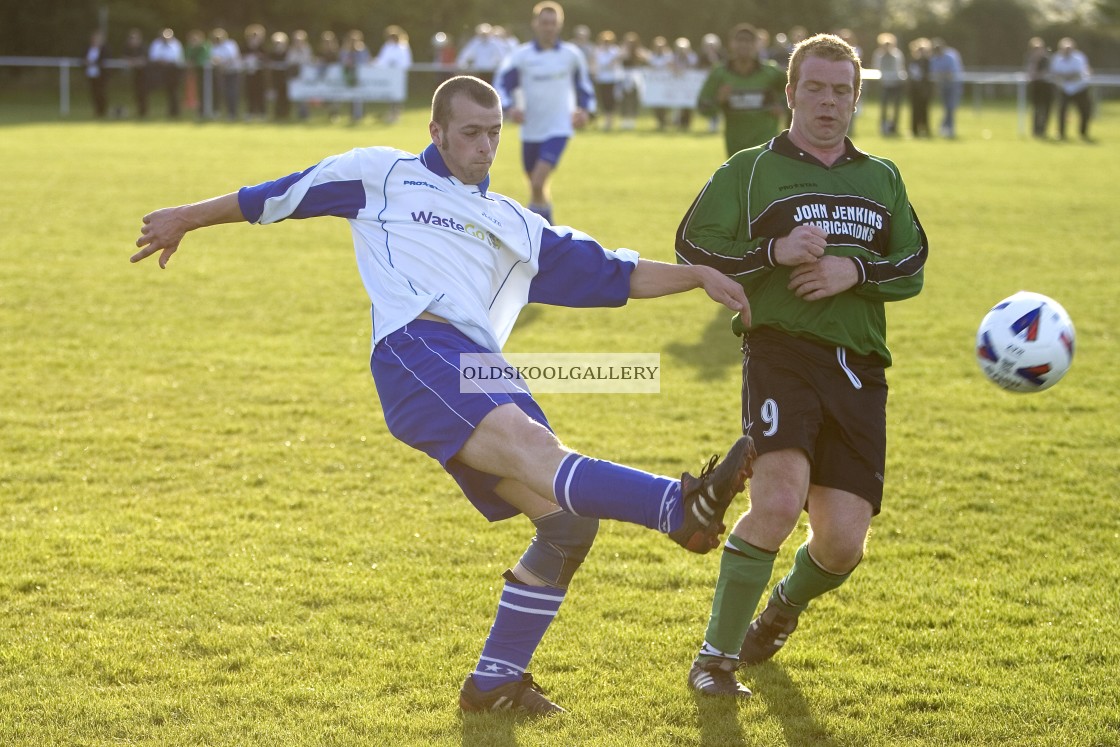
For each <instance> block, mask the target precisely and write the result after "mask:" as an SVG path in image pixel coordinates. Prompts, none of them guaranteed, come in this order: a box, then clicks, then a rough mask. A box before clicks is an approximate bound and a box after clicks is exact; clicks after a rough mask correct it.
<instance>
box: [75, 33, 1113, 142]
mask: <svg viewBox="0 0 1120 747" xmlns="http://www.w3.org/2000/svg"><path fill="white" fill-rule="evenodd" d="M752 28H753V30H754V32H755V33H756V34H757V38H756V39H755V40H754V43H753V46H752V48H751V50H750V55H751V57H752V59H753V60H754V61H755V62H756V63H757V64H759V65H766V66H773V67H777V68H778V69H780V70H781V71H784V70H785V66H786V63H787V62H788V59H789V55H790V52H791V50H792V49H793V47H794V46H795V45H796V44H797V43H798V42H799V41H801V40H802V39H804V38H806V36H808V30H807V29H806V28H805V27H803V26H795V27H793V28H791V29H790V30H789V31H788V32H781V33H776V34H774V35H773V36H771V34H770V33H769V32H768V31H767V30H766V29H763V28H757V27H752ZM833 33H836V34H837V35H838V36H840V37H841V38H843V39H845V40H846V41H848V42H849V43H850V44H852V46H853V47H855V48H856V50H857V52H859V54H860V55H861V58H862V59H863V62H864V66H865V68H867V69H870V70H876V71H878V74H879V75H878V80H877V81H875V82H874V83H871V84H870V85H868V86H866V87H865V88H866V90H865V91H864V95H863V99H862V104H861V106H860V110H861V111H860V113H861V114H862V113H864V112H866V111H867V110H868V109H869V108H870V107H871V106H872V105H873V103H874V102H875V101H876V99H877V100H878V129H879V132H880V134H882V135H884V136H888V137H890V136H898V135H901V134H902V133H903V127H902V115H903V111H904V109H908V115H909V118H908V119H909V134H910V135H911V136H912V137H918V138H921V137H932V136H933V135H934V134H937V135H939V136H941V137H945V138H953V137H956V134H957V126H956V112H957V109H958V108H959V106H960V101H961V96H962V92H963V83H962V74H963V72H964V66H963V62H962V60H961V56H960V54H959V53H958V52H957V50H956V49H954V48H953V47H952V46H951V45H949V44H948V43H946V42H945V41H944V40H942V39H937V38H934V39H927V38H916V39H912V40H910V41H909V42H908V43H905V44H900V42H899V40H898V38H897V36H896V35H895V34H892V33H889V32H884V33H881V34H879V35H878V36H877V37H876V39H875V47H874V49H873V50H871V51H870V52H868V53H866V54H865V53H864V50H863V49H862V47H861V46H860V44H859V41H858V40H857V39H856V38H855V35H854V34H853V33H852V32H851V31H850V30H848V29H839V30H834V31H833ZM733 34H734V29H732V30H731V31H730V32H729V33H727V34H726V35H721V34H718V33H709V34H705V35H704V36H703V37H702V38H701V39H700V40H699V43H698V44H697V45H696V47H695V48H694V47H693V45H692V42H691V41H690V40H689V39H688V38H686V37H676V38H671V37H669V36H660V35H659V36H655V37H653V38H652V39H651V40H650V41H649V44H648V45H647V44H646V43H645V41H644V40H643V39H642V38H641V37H640V36H639V35H638V34H636V33H634V32H624V33H616V32H615V31H613V30H609V29H603V30H600V31H599V32H597V33H593V32H592V30H591V29H590V28H588V27H587V26H586V25H578V26H575V27H574V28H573V29H572V33H571V37H570V41H571V42H572V43H573V44H574V45H575V46H577V47H578V48H579V49H580V51H581V52H582V53H583V55H584V57H585V59H586V62H587V67H588V70H589V71H590V74H591V78H592V80H593V83H594V89H595V94H596V99H597V111H596V113H595V119H596V121H597V123H598V126H599V127H601V128H602V129H603V130H613V129H622V130H630V129H634V128H635V126H636V123H637V121H638V113H639V111H640V109H641V108H642V106H643V103H642V102H643V90H642V86H643V73H644V72H645V71H649V70H661V71H668V72H670V73H681V72H683V71H688V70H700V71H705V72H706V73H708V74H709V76H711V77H712V79H713V80H714V78H716V77H719V76H720V73H721V70H722V71H723V72H725V71H726V68H727V67H728V65H731V66H732V67H734V68H736V69H738V70H740V71H742V70H747V71H748V72H749V71H750V65H747V64H746V63H744V62H743V61H742V60H738V59H736V54H737V53H736V51H735V48H734V46H735V45H734V43H733V42H734V39H733V38H732V37H733ZM519 43H520V41H519V40H518V39H517V38H516V37H515V36H514V35H513V34H511V33H510V32H509V31H508V30H506V29H505V28H504V27H502V26H499V25H495V24H490V23H479V24H477V25H476V26H475V27H474V29H473V34H472V35H470V36H469V37H466V38H464V39H461V40H456V39H454V38H453V37H452V36H450V35H449V34H447V33H445V32H439V33H437V34H435V35H434V36H433V37H432V39H431V44H430V54H431V57H430V58H429V59H430V62H429V63H427V64H426V65H425V66H424V69H425V70H426V71H433V70H434V71H435V72H434V73H433V74H432V76H431V82H432V85H438V84H439V83H440V82H442V81H443V80H445V79H446V78H448V77H450V76H451V75H453V74H456V73H460V72H467V73H470V74H472V75H476V76H478V77H480V78H482V79H484V80H486V81H488V82H490V81H492V80H493V76H494V73H495V71H496V70H497V69H498V68H499V67H500V65H501V63H502V61H503V60H505V59H506V58H507V57H508V56H509V55H510V54H511V53H512V52H513V50H515V49H516V48H517V46H518V45H519ZM109 59H110V50H109V49H108V48H107V47H106V44H105V34H104V32H103V31H95V32H94V33H93V34H91V37H90V43H89V48H88V50H87V52H86V54H85V57H84V58H83V60H82V61H83V64H84V66H85V73H86V78H87V80H88V83H89V88H90V98H91V101H92V104H93V111H94V114H95V116H97V117H99V118H104V117H108V116H110V115H113V114H115V115H116V116H132V117H135V118H140V119H143V118H145V117H147V116H148V115H149V113H150V109H151V107H150V104H151V103H152V100H153V99H155V98H159V99H162V101H163V105H164V107H165V111H166V115H167V116H168V117H170V118H178V117H180V116H182V115H183V114H184V112H186V113H187V114H189V115H190V116H193V117H197V118H200V119H201V118H208V117H211V118H225V119H228V120H239V119H245V120H258V121H259V120H265V119H273V120H278V121H283V120H288V119H291V118H292V117H293V116H294V117H295V118H298V119H300V120H303V119H307V118H308V117H310V116H311V115H312V113H313V111H314V110H315V109H324V110H325V111H326V113H327V115H328V116H329V117H330V118H332V119H334V118H336V117H338V116H339V115H340V111H341V110H342V106H341V104H345V106H346V107H347V108H348V109H349V116H350V118H351V120H352V121H355V122H357V121H360V120H361V119H362V118H363V117H364V115H365V103H366V102H362V101H352V102H338V101H317V100H314V99H312V100H299V101H292V100H291V99H290V98H289V81H291V80H292V79H293V78H296V77H298V76H300V75H301V72H303V71H307V70H315V71H319V73H320V74H322V71H323V70H324V69H325V68H326V67H328V66H332V65H338V66H341V68H342V71H343V75H344V77H345V78H346V79H347V80H349V81H353V80H354V79H356V77H357V75H358V72H359V70H360V69H361V68H362V67H363V66H374V67H391V68H403V69H410V68H412V67H413V66H414V62H413V54H412V49H411V46H410V43H409V37H408V34H407V33H406V32H405V30H404V29H403V28H401V27H400V26H397V25H391V26H389V27H387V28H385V29H384V30H383V32H382V39H381V42H380V45H379V46H378V49H377V50H376V52H374V51H372V50H371V49H370V48H369V47H367V45H366V41H365V36H364V34H363V32H361V31H359V30H356V29H355V30H351V31H349V32H347V33H345V34H344V35H343V36H342V37H341V38H339V37H338V36H337V35H336V34H335V33H334V32H333V31H329V30H328V31H324V32H322V33H321V34H320V35H319V36H318V38H317V39H316V40H313V39H312V38H311V36H310V35H309V34H308V32H307V31H304V30H295V31H292V32H291V33H290V34H289V33H287V32H285V31H273V32H272V33H271V34H269V33H268V31H267V30H266V29H265V27H264V26H263V25H261V24H251V25H249V26H248V27H247V28H245V29H244V31H242V32H239V33H230V32H227V30H226V29H224V28H215V29H212V30H211V31H209V32H204V31H202V30H197V29H196V30H192V31H190V32H188V33H187V34H186V37H185V42H181V41H180V40H179V38H178V37H177V36H176V34H175V32H174V30H172V29H170V28H165V29H162V30H161V31H160V32H159V33H158V34H156V35H155V37H154V38H152V39H151V40H147V39H145V38H144V35H143V33H142V32H141V31H140V30H139V29H132V30H131V31H130V32H129V33H128V36H127V41H126V43H125V46H124V47H123V49H122V50H121V54H120V56H119V58H118V59H120V60H122V61H123V62H124V63H125V64H126V65H127V68H128V75H129V91H130V94H131V102H130V105H127V106H126V105H124V104H123V103H121V104H118V105H117V106H115V107H111V106H110V102H109V98H110V96H109V88H108V86H107V85H106V81H107V78H108V70H109V68H107V67H106V65H105V62H106V61H107V60H109ZM1024 72H1025V74H1026V76H1027V78H1028V81H1029V82H1028V84H1027V85H1028V98H1029V101H1030V103H1031V106H1032V133H1033V134H1034V135H1035V136H1036V137H1040V138H1044V137H1048V136H1049V135H1050V130H1051V127H1052V126H1053V127H1054V128H1055V129H1056V134H1057V137H1059V138H1061V139H1065V138H1066V135H1067V126H1066V123H1067V119H1069V112H1070V110H1072V111H1074V112H1076V114H1077V118H1078V133H1079V134H1080V136H1081V137H1082V138H1084V139H1086V140H1089V139H1090V136H1089V123H1090V120H1091V117H1092V109H1093V106H1092V97H1091V92H1090V87H1089V80H1090V75H1091V72H1092V71H1091V69H1090V66H1089V62H1088V59H1087V58H1086V56H1085V55H1084V53H1082V52H1081V51H1080V50H1078V49H1077V45H1076V43H1075V42H1074V40H1073V39H1071V38H1063V39H1061V40H1060V41H1059V43H1058V44H1057V47H1056V49H1055V50H1054V51H1051V50H1050V49H1049V48H1048V47H1047V45H1046V43H1045V42H1044V41H1043V40H1042V39H1041V38H1034V39H1031V40H1030V42H1029V44H1028V49H1027V53H1026V57H1025V63H1024ZM717 93H718V92H717ZM709 98H711V97H709ZM768 105H770V106H776V107H777V108H778V109H784V102H783V101H780V100H779V101H778V102H776V104H775V102H774V101H772V98H771V99H768ZM649 108H650V109H651V110H652V113H653V116H654V120H655V123H656V127H657V129H659V130H669V129H676V130H690V129H691V128H692V123H693V113H694V111H696V112H697V113H699V114H700V115H701V117H702V119H703V122H704V125H705V128H706V129H707V130H709V131H711V132H716V131H718V129H719V126H720V120H721V118H722V119H724V120H727V119H728V117H729V115H731V112H729V111H728V105H727V102H726V101H724V100H719V96H716V98H715V99H713V100H709V101H707V102H705V101H704V100H700V101H698V102H697V104H696V106H694V107H680V108H676V109H670V108H666V107H661V106H652V107H649ZM934 108H937V109H938V111H939V121H938V122H937V124H936V128H934V127H933V126H931V121H930V119H931V114H932V111H933V109H934ZM400 111H401V104H400V103H399V102H398V103H389V104H385V105H383V107H382V110H381V111H380V113H379V116H380V117H381V119H383V120H384V121H386V122H393V121H395V120H396V119H397V118H398V116H399V114H400ZM781 116H783V117H787V118H788V112H782V114H781ZM858 119H860V117H857V118H855V119H853V125H852V126H853V128H854V127H855V124H856V121H857V120H858ZM786 124H788V119H787V121H786Z"/></svg>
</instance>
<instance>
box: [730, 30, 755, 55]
mask: <svg viewBox="0 0 1120 747" xmlns="http://www.w3.org/2000/svg"><path fill="white" fill-rule="evenodd" d="M728 51H730V52H731V57H733V58H734V59H736V60H753V59H754V58H755V57H757V56H758V40H757V39H755V38H754V37H753V36H751V35H750V34H737V35H735V36H733V37H732V38H731V41H730V43H729V44H728Z"/></svg>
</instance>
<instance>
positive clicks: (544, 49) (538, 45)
mask: <svg viewBox="0 0 1120 747" xmlns="http://www.w3.org/2000/svg"><path fill="white" fill-rule="evenodd" d="M561 41H563V40H562V39H559V38H558V39H557V40H556V43H555V44H553V45H552V46H551V47H546V46H543V45H542V44H541V43H540V42H539V41H538V40H537V39H533V49H535V50H537V51H538V52H547V51H548V50H550V49H560V42H561Z"/></svg>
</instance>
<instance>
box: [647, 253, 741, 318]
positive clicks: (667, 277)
mask: <svg viewBox="0 0 1120 747" xmlns="http://www.w3.org/2000/svg"><path fill="white" fill-rule="evenodd" d="M693 288H703V289H704V292H705V293H707V294H708V296H710V297H711V299H712V300H713V301H716V302H717V303H721V304H723V305H724V306H726V307H727V308H729V309H731V310H732V311H737V312H738V313H739V314H740V315H741V316H742V318H743V323H744V324H745V325H748V326H749V325H750V321H751V305H750V302H749V301H747V294H746V293H745V292H744V291H743V286H741V285H740V284H739V283H737V282H736V281H734V280H732V279H731V278H729V277H727V276H726V275H724V274H723V273H722V272H720V271H719V270H716V269H714V268H712V267H707V266H705V265H670V264H666V263H664V262H653V261H651V260H648V259H640V260H638V266H637V267H635V268H634V271H633V272H632V273H630V298H658V297H659V296H668V295H672V294H673V293H682V292H684V291H688V290H692V289H693Z"/></svg>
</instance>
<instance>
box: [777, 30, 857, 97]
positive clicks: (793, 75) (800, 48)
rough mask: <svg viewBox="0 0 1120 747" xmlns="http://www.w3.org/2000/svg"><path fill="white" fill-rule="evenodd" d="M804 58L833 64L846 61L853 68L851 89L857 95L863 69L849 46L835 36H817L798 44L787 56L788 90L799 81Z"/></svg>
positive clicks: (854, 51)
mask: <svg viewBox="0 0 1120 747" xmlns="http://www.w3.org/2000/svg"><path fill="white" fill-rule="evenodd" d="M806 57H820V58H821V59H823V60H832V61H834V62H843V61H845V60H846V61H848V62H850V63H852V67H854V68H855V78H854V79H853V80H852V89H853V90H854V91H855V92H856V93H857V94H858V93H859V87H860V82H861V78H862V72H863V69H862V68H861V67H860V62H859V55H858V54H856V50H855V49H854V48H853V47H852V45H851V44H848V42H846V41H844V40H843V39H841V38H840V37H839V36H836V35H835V34H817V35H816V36H810V37H809V38H808V39H805V40H804V41H802V42H800V43H798V45H797V46H796V47H794V48H793V54H791V55H790V56H789V71H788V72H787V78H788V81H789V85H790V88H792V89H794V90H796V89H797V83H798V81H800V80H801V63H802V62H804V61H805V58H806Z"/></svg>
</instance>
